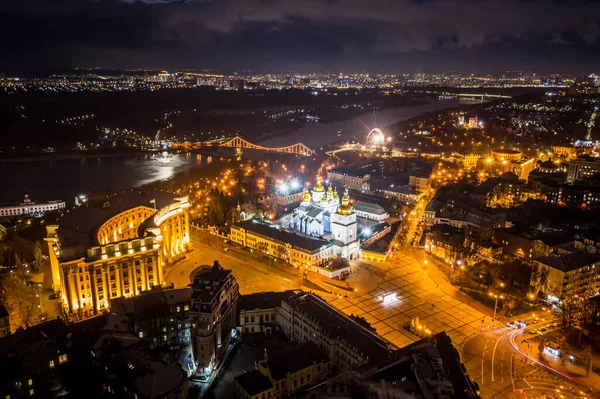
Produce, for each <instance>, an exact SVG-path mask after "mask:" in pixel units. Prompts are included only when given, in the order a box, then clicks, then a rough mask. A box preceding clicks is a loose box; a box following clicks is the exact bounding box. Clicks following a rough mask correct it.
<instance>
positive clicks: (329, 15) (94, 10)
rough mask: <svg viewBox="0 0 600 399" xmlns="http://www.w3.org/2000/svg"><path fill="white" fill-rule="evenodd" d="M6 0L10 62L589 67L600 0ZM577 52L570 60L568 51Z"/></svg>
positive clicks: (596, 45)
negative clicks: (11, 0) (8, 0)
mask: <svg viewBox="0 0 600 399" xmlns="http://www.w3.org/2000/svg"><path fill="white" fill-rule="evenodd" d="M5 3H7V4H0V21H1V23H0V51H2V54H4V55H6V57H2V58H0V70H2V69H6V70H9V71H18V70H23V69H36V68H40V67H46V66H47V67H73V66H86V67H90V66H101V67H114V68H226V69H250V68H254V69H263V70H282V69H283V70H301V71H302V70H334V71H337V70H346V71H349V70H352V71H354V70H360V71H372V72H379V71H399V72H404V71H408V70H414V69H415V68H416V69H419V70H425V71H439V70H448V69H459V70H462V71H464V72H469V71H488V70H492V71H499V70H505V69H521V68H534V69H536V70H543V71H550V70H553V69H554V68H560V69H563V70H564V69H567V70H575V69H577V72H580V71H585V70H586V69H589V68H592V67H594V66H596V65H599V62H598V61H600V51H599V50H600V41H599V37H600V2H596V1H584V0H568V1H566V0H565V1H556V0H540V1H533V0H531V1H520V0H480V1H477V0H427V1H425V0H421V1H416V0H396V1H393V0H301V1H299V0H220V1H219V0H213V1H210V0H205V1H193V0H188V1H167V0H144V1H120V0H97V1H88V0H53V1H46V0H29V1H18V2H5ZM565 57H569V58H565Z"/></svg>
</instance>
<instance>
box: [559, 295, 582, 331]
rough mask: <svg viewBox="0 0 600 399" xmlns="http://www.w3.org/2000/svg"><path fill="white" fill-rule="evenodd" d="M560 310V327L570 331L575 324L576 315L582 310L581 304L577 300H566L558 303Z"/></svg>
mask: <svg viewBox="0 0 600 399" xmlns="http://www.w3.org/2000/svg"><path fill="white" fill-rule="evenodd" d="M556 309H557V310H558V319H559V322H560V328H561V329H562V330H563V331H568V330H569V329H570V328H571V327H573V326H574V325H575V317H576V315H577V314H578V313H579V311H580V306H579V304H578V303H577V302H576V301H569V300H564V301H562V302H560V303H559V304H558V305H556Z"/></svg>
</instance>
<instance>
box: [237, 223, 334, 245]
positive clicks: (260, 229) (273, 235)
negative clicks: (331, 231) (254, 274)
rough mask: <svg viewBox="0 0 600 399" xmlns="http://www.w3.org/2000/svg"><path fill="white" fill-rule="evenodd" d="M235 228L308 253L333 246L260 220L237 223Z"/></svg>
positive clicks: (319, 239) (324, 241) (321, 240)
mask: <svg viewBox="0 0 600 399" xmlns="http://www.w3.org/2000/svg"><path fill="white" fill-rule="evenodd" d="M233 227H234V228H235V227H237V228H242V229H245V230H246V231H250V232H252V233H254V234H257V235H261V236H263V237H265V238H269V239H272V240H274V241H278V242H279V243H281V244H287V243H289V244H291V245H292V246H293V247H296V248H298V249H302V250H305V251H308V252H317V251H319V250H320V249H321V248H323V247H325V246H329V245H331V243H330V242H329V241H327V240H323V239H321V238H316V237H311V236H307V235H304V234H299V233H296V232H294V231H289V230H285V229H283V228H281V227H280V226H278V225H275V224H267V223H264V222H262V221H259V220H258V219H250V220H245V221H243V222H239V223H236V224H235V225H234V226H233Z"/></svg>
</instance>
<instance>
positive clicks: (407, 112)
mask: <svg viewBox="0 0 600 399" xmlns="http://www.w3.org/2000/svg"><path fill="white" fill-rule="evenodd" d="M468 103H472V102H471V101H464V100H456V99H452V100H437V99H434V100H429V101H427V102H426V103H424V104H419V105H413V106H404V107H393V108H386V109H383V110H379V111H377V112H376V113H375V114H373V113H371V112H368V113H365V114H364V115H362V116H359V117H356V118H352V119H347V120H343V121H339V122H333V123H327V124H324V123H311V124H308V125H306V126H304V127H301V128H300V129H298V130H296V131H295V132H292V133H289V134H285V135H281V136H276V137H272V138H268V139H265V140H261V142H260V144H261V145H263V146H266V147H281V146H288V145H292V144H296V143H298V142H302V143H303V144H305V145H307V146H308V147H310V148H312V149H313V150H318V149H319V148H320V147H322V146H324V145H325V144H328V143H332V142H336V141H339V140H343V139H347V138H352V137H356V136H365V137H366V135H367V134H368V133H369V130H371V129H372V128H375V127H379V128H383V129H384V132H385V127H386V126H389V125H392V124H394V123H397V122H402V121H405V120H407V119H410V118H413V117H415V116H417V115H419V114H423V113H428V112H431V111H436V110H440V109H444V108H451V107H456V106H457V105H460V104H468ZM338 132H341V135H340V136H338V134H339V133H338Z"/></svg>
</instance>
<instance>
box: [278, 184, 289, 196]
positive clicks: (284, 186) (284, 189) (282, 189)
mask: <svg viewBox="0 0 600 399" xmlns="http://www.w3.org/2000/svg"><path fill="white" fill-rule="evenodd" d="M277 189H278V190H279V192H280V193H281V194H287V192H288V185H287V183H281V184H280V185H279V187H278V188H277Z"/></svg>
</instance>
